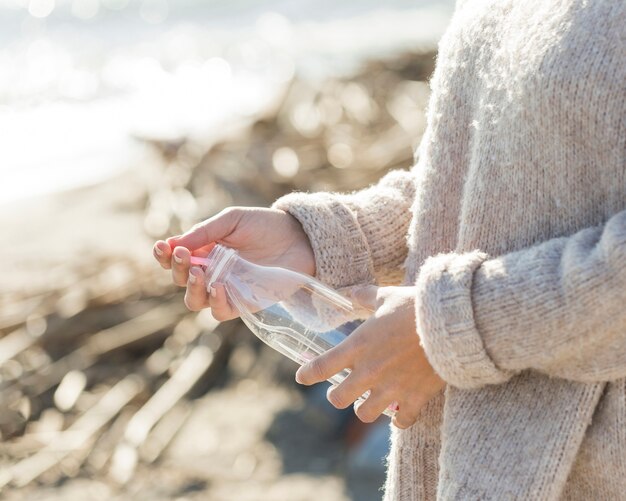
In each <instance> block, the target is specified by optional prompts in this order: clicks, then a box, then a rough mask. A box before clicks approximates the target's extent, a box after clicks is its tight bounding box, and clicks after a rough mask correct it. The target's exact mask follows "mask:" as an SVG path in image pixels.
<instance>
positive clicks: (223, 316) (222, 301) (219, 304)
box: [209, 283, 239, 322]
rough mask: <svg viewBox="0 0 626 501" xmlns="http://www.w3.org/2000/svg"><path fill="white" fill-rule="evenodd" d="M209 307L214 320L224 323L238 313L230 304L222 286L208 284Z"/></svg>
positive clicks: (235, 316)
mask: <svg viewBox="0 0 626 501" xmlns="http://www.w3.org/2000/svg"><path fill="white" fill-rule="evenodd" d="M209 306H210V308H211V313H212V314H213V316H214V317H215V320H219V321H220V322H224V321H225V320H231V319H233V318H237V317H238V316H239V312H238V311H237V310H236V309H235V308H234V307H233V306H232V304H230V301H229V300H228V294H226V289H225V287H224V284H220V283H212V284H210V297H209Z"/></svg>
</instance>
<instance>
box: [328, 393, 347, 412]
mask: <svg viewBox="0 0 626 501" xmlns="http://www.w3.org/2000/svg"><path fill="white" fill-rule="evenodd" d="M326 398H327V399H328V401H329V402H330V403H331V404H332V406H333V407H335V408H337V409H345V408H346V407H348V406H349V405H350V403H349V402H348V403H346V399H345V397H344V396H343V395H342V394H341V393H339V390H332V391H329V392H328V393H327V395H326Z"/></svg>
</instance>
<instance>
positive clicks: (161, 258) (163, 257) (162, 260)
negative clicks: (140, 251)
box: [152, 240, 172, 270]
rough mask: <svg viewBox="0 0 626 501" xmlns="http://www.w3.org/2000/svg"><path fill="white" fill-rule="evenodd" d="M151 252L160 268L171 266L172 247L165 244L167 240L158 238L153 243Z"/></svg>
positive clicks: (167, 268)
mask: <svg viewBox="0 0 626 501" xmlns="http://www.w3.org/2000/svg"><path fill="white" fill-rule="evenodd" d="M152 254H153V255H154V257H155V258H156V260H157V261H158V262H159V264H160V265H161V267H162V268H165V269H166V270H169V269H170V268H171V267H172V265H171V263H170V261H171V259H172V249H171V248H170V246H169V245H168V244H167V242H164V241H163V240H159V241H158V242H156V243H155V244H154V247H152Z"/></svg>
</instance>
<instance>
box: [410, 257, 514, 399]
mask: <svg viewBox="0 0 626 501" xmlns="http://www.w3.org/2000/svg"><path fill="white" fill-rule="evenodd" d="M486 259H487V255H486V254H484V253H483V252H479V251H473V252H469V253H466V254H455V253H450V254H440V255H438V256H435V257H431V258H429V259H428V260H427V261H426V262H425V263H424V265H423V266H422V268H421V270H420V272H419V276H418V278H417V282H416V286H417V297H416V300H415V306H416V320H417V329H418V333H419V335H420V337H421V340H422V345H423V347H424V351H425V352H426V356H427V357H428V360H429V362H430V363H431V365H432V366H433V368H434V369H435V371H436V372H437V373H438V374H439V376H440V377H441V378H443V379H444V380H445V381H446V382H447V383H449V384H451V385H452V386H456V387H458V388H465V389H469V388H478V387H481V386H483V385H485V384H500V383H504V382H506V381H507V380H508V379H510V378H511V377H512V376H513V375H514V373H513V372H510V371H506V370H501V369H499V368H498V367H496V365H495V364H494V362H493V361H492V359H491V358H490V357H489V354H488V353H487V351H486V350H485V346H484V344H483V340H482V338H481V336H480V333H479V332H478V330H477V328H476V323H475V321H474V310H473V307H472V296H471V291H472V280H473V276H474V271H475V270H476V269H477V268H479V267H480V265H481V264H482V263H483V261H485V260H486Z"/></svg>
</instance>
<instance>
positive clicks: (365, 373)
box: [359, 365, 380, 386]
mask: <svg viewBox="0 0 626 501" xmlns="http://www.w3.org/2000/svg"><path fill="white" fill-rule="evenodd" d="M359 372H360V378H361V379H362V380H363V381H364V382H366V383H367V384H368V385H370V386H371V385H372V384H373V383H375V382H376V381H378V379H379V377H380V367H378V366H376V365H367V366H364V367H362V368H361V370H360V371H359Z"/></svg>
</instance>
